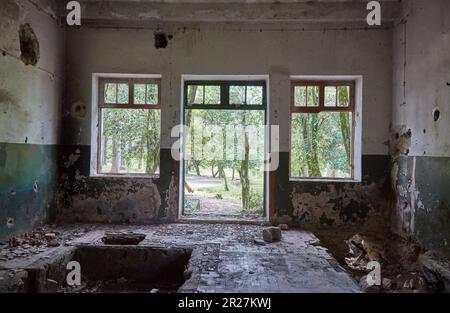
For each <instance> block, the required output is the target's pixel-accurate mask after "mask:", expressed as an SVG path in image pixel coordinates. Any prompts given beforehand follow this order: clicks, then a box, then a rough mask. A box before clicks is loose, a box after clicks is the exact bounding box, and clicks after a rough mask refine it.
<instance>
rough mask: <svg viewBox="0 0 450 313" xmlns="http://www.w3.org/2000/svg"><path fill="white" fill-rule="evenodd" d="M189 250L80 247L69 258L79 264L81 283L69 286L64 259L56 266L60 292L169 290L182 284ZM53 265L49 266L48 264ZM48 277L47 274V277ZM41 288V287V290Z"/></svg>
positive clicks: (173, 290)
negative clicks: (61, 278)
mask: <svg viewBox="0 0 450 313" xmlns="http://www.w3.org/2000/svg"><path fill="white" fill-rule="evenodd" d="M191 254H192V250H191V249H188V248H155V247H132V246H79V247H77V248H76V249H75V251H74V252H73V255H72V256H71V261H77V262H79V264H80V267H81V278H82V279H81V286H77V287H69V286H67V285H66V284H65V277H66V275H67V274H68V273H69V271H68V270H66V267H65V265H66V264H65V262H64V263H59V265H57V268H58V272H59V274H57V276H59V277H64V279H63V281H62V282H61V283H63V284H64V285H63V286H64V287H63V288H62V289H59V290H57V292H62V293H85V292H89V293H129V292H133V293H150V292H158V293H171V292H177V290H178V289H179V288H180V287H181V286H182V285H183V284H184V283H185V281H186V280H187V279H189V278H190V277H188V276H189V275H186V273H187V271H186V269H187V267H188V263H189V260H190V258H191ZM50 268H52V266H50ZM47 277H48V276H47ZM41 290H42V289H41Z"/></svg>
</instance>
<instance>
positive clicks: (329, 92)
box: [325, 86, 336, 107]
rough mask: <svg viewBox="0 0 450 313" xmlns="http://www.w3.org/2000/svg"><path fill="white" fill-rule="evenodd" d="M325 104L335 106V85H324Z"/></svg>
mask: <svg viewBox="0 0 450 313" xmlns="http://www.w3.org/2000/svg"><path fill="white" fill-rule="evenodd" d="M325 106H326V107H335V106H336V87H335V86H326V87H325Z"/></svg>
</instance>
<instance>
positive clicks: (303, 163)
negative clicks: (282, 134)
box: [290, 81, 355, 179]
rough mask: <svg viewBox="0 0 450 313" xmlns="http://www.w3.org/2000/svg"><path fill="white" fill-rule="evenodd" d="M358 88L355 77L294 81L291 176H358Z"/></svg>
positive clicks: (330, 177)
mask: <svg viewBox="0 0 450 313" xmlns="http://www.w3.org/2000/svg"><path fill="white" fill-rule="evenodd" d="M354 89H355V83H354V82H352V81H339V82H328V81H300V82H293V83H292V86H291V94H292V99H291V138H290V139H291V153H290V175H291V177H294V178H309V179H314V178H316V179H317V178H323V179H353V178H355V175H354V137H355V91H354Z"/></svg>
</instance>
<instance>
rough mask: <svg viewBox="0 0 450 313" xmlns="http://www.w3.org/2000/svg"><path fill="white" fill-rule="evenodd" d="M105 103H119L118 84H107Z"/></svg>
mask: <svg viewBox="0 0 450 313" xmlns="http://www.w3.org/2000/svg"><path fill="white" fill-rule="evenodd" d="M105 103H117V84H105Z"/></svg>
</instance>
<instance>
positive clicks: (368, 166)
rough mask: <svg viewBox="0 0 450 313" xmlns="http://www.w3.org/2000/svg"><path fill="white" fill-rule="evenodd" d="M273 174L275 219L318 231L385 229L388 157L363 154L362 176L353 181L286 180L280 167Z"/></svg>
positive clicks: (286, 158) (285, 156) (285, 160)
mask: <svg viewBox="0 0 450 313" xmlns="http://www.w3.org/2000/svg"><path fill="white" fill-rule="evenodd" d="M281 160H282V163H284V166H282V167H280V170H278V171H277V172H276V174H275V181H276V183H275V194H276V202H275V206H276V209H275V211H276V215H275V216H274V218H273V221H274V222H275V223H287V222H289V223H291V224H294V225H298V226H300V227H303V228H309V229H312V230H314V231H316V232H318V233H320V232H321V231H328V230H330V229H356V231H360V232H370V231H382V230H387V229H388V225H389V218H390V211H389V207H388V203H389V199H390V198H391V197H392V195H391V189H390V184H389V171H388V169H389V162H390V158H389V157H388V156H383V155H363V157H362V177H363V181H362V182H360V183H357V182H315V181H289V180H288V176H287V173H286V172H284V173H283V170H282V169H283V168H286V167H287V166H288V162H289V155H288V154H287V153H282V154H281Z"/></svg>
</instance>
